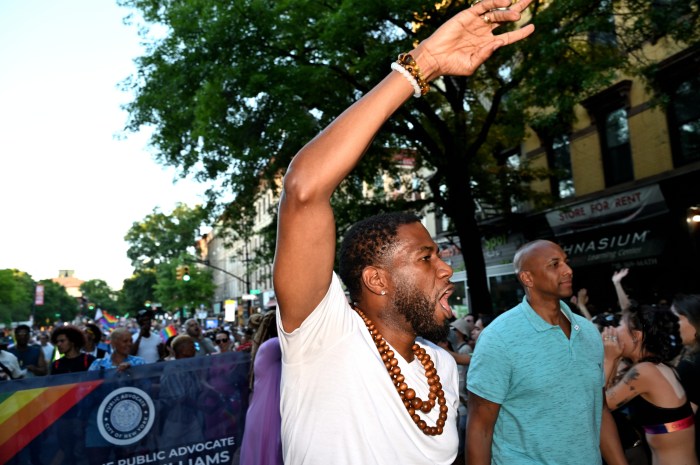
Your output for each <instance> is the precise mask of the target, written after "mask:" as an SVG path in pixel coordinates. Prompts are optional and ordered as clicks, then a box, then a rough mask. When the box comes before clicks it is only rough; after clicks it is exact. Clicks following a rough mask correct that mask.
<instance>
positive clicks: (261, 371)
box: [240, 337, 283, 465]
mask: <svg viewBox="0 0 700 465" xmlns="http://www.w3.org/2000/svg"><path fill="white" fill-rule="evenodd" d="M253 371H254V373H255V382H254V384H253V397H252V399H251V401H250V405H249V406H248V413H247V415H246V420H245V432H244V433H243V442H242V443H241V461H240V465H280V464H282V463H283V462H282V438H281V433H280V428H281V425H282V418H281V416H280V378H281V376H282V352H281V350H280V342H279V339H277V338H276V337H274V338H271V339H268V340H267V341H265V342H264V343H263V344H262V345H261V346H260V348H259V349H258V353H257V354H256V355H255V366H254V367H253Z"/></svg>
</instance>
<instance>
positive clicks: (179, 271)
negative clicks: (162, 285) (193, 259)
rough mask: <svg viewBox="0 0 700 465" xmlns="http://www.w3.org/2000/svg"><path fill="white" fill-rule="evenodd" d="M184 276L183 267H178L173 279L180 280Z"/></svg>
mask: <svg viewBox="0 0 700 465" xmlns="http://www.w3.org/2000/svg"><path fill="white" fill-rule="evenodd" d="M184 275H185V267H183V266H178V267H177V269H176V270H175V277H176V278H177V279H182V277H183V276H184Z"/></svg>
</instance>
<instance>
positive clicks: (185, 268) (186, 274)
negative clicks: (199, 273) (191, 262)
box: [182, 266, 190, 281]
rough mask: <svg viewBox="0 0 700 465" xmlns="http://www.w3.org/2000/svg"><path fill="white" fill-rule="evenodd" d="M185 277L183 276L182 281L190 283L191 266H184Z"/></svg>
mask: <svg viewBox="0 0 700 465" xmlns="http://www.w3.org/2000/svg"><path fill="white" fill-rule="evenodd" d="M182 268H183V271H184V273H183V275H182V280H183V281H189V280H190V267H189V266H183V267H182Z"/></svg>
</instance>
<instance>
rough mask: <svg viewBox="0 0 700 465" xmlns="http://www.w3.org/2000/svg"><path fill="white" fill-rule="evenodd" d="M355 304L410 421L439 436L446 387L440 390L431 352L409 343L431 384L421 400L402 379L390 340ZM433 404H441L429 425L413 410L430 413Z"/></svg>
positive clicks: (442, 423)
mask: <svg viewBox="0 0 700 465" xmlns="http://www.w3.org/2000/svg"><path fill="white" fill-rule="evenodd" d="M354 308H355V311H356V312H357V314H358V315H360V318H362V321H364V322H365V326H367V330H368V331H369V333H370V335H371V336H372V340H373V341H374V344H375V345H376V346H377V350H378V351H379V355H380V356H381V358H382V361H383V362H384V366H385V367H386V371H387V372H388V373H389V377H391V381H392V382H393V383H394V386H395V387H396V391H397V392H398V393H399V396H400V397H401V401H402V402H403V405H404V407H406V410H407V411H408V414H409V415H410V416H411V419H412V420H413V422H414V423H415V424H416V426H418V428H419V429H420V430H421V431H422V432H423V434H426V435H427V436H438V435H440V434H442V432H443V428H444V426H445V422H446V421H447V410H448V409H447V405H446V401H445V391H443V390H442V384H440V376H438V374H437V370H436V369H435V364H434V363H433V361H432V360H430V355H428V354H427V353H426V352H425V349H424V348H422V347H421V346H419V345H418V344H413V347H411V349H412V350H413V354H414V355H415V356H416V358H417V359H418V360H420V362H421V363H422V364H423V368H424V369H425V376H426V377H427V378H428V386H430V387H429V389H430V393H429V394H428V400H422V399H420V398H419V397H417V396H416V391H414V390H413V389H411V388H409V387H408V385H407V384H406V383H405V379H406V378H405V377H404V375H402V374H401V368H400V367H399V361H398V360H397V359H396V357H394V355H395V354H394V351H393V350H391V347H389V344H388V343H387V342H386V341H385V340H384V337H383V336H382V335H381V334H380V333H379V330H377V328H376V327H375V326H374V323H372V320H370V319H369V318H367V317H366V316H365V314H364V313H363V312H362V310H360V309H359V308H357V307H354ZM435 404H437V405H439V406H440V407H439V408H440V414H439V416H438V420H437V421H436V422H435V423H436V424H435V426H428V425H427V424H426V422H425V421H424V420H422V419H421V417H420V416H419V415H418V413H417V412H416V411H417V410H420V411H421V412H423V413H430V411H432V410H433V407H435Z"/></svg>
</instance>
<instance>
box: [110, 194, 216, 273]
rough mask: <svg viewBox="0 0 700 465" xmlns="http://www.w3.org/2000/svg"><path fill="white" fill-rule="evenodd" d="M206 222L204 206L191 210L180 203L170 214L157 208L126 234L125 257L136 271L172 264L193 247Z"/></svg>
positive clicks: (135, 223) (134, 224)
mask: <svg viewBox="0 0 700 465" xmlns="http://www.w3.org/2000/svg"><path fill="white" fill-rule="evenodd" d="M206 218H207V211H206V209H205V208H204V207H203V206H201V205H197V206H195V207H193V208H190V207H189V206H187V205H185V204H182V203H180V204H178V205H177V206H176V207H175V209H174V210H173V212H172V213H171V214H166V213H163V212H161V211H160V210H159V209H158V208H155V209H154V210H153V213H151V214H149V215H147V216H146V217H145V218H144V219H143V220H142V221H140V222H134V223H133V225H132V226H131V228H130V229H129V231H128V232H127V234H126V237H124V240H125V241H126V242H127V243H128V244H129V249H128V250H127V252H126V255H127V256H128V257H129V259H131V263H132V265H133V266H134V268H135V269H136V270H137V271H138V270H142V269H147V268H153V267H154V266H157V265H158V264H159V263H163V262H167V261H169V260H173V259H175V258H177V257H179V256H180V255H181V254H183V253H186V252H187V250H188V249H189V248H191V247H192V246H193V244H194V243H195V240H196V239H197V237H198V236H199V228H200V227H201V226H202V224H203V222H204V221H205V220H206Z"/></svg>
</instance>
